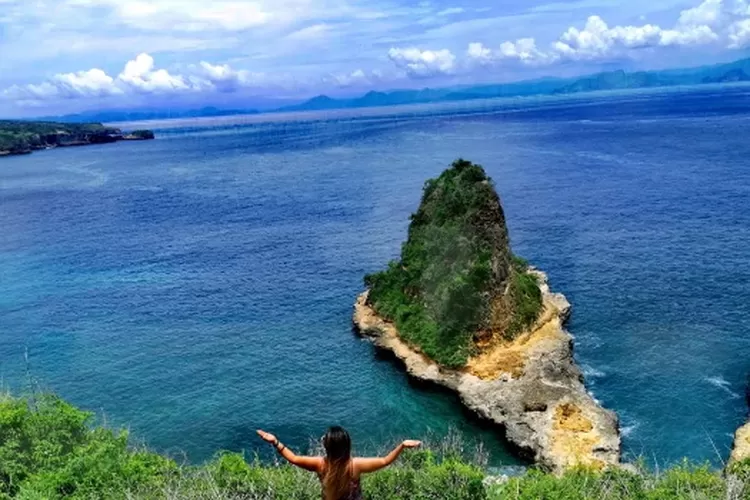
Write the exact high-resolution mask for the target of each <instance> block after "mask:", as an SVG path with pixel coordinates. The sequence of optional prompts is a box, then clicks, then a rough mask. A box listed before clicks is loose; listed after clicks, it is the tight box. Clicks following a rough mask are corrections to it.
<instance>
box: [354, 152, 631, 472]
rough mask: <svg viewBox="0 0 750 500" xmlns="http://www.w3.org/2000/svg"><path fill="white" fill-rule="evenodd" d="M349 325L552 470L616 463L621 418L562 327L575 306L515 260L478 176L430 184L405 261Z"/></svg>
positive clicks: (394, 266)
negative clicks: (580, 363)
mask: <svg viewBox="0 0 750 500" xmlns="http://www.w3.org/2000/svg"><path fill="white" fill-rule="evenodd" d="M365 285H366V287H367V291H366V292H364V293H363V294H362V295H360V297H359V298H358V300H357V302H356V304H355V308H354V317H353V320H354V325H355V329H356V330H357V331H358V332H359V333H360V334H361V335H363V336H366V337H369V338H371V339H372V340H373V342H374V344H375V345H376V346H377V347H379V348H381V349H384V350H387V351H390V352H392V353H393V354H394V355H395V356H396V357H397V358H398V359H400V360H401V361H402V362H403V363H404V365H405V366H406V369H407V371H408V373H409V374H410V375H412V376H413V377H416V378H418V379H420V380H424V381H428V382H432V383H435V384H438V385H441V386H444V387H447V388H448V389H450V390H453V391H455V392H456V393H458V395H459V396H460V397H461V401H462V402H463V403H464V405H465V406H466V407H468V408H469V409H470V410H472V411H473V412H475V413H476V414H478V415H479V416H481V417H482V418H485V419H487V420H490V421H492V422H495V423H497V424H499V425H501V426H502V427H503V428H504V429H505V432H506V437H507V439H508V441H510V442H511V443H512V444H514V445H515V446H516V447H517V448H518V450H519V451H520V452H521V454H522V455H525V456H527V457H528V458H530V459H531V460H533V461H534V462H536V463H537V464H539V465H541V466H543V467H545V468H547V469H549V470H553V471H557V472H560V471H563V470H565V469H567V468H570V467H574V466H579V465H583V466H590V467H595V468H603V467H606V466H609V465H616V464H619V463H620V434H619V424H618V419H617V416H616V415H615V414H614V413H613V412H611V411H608V410H605V409H604V408H602V407H601V406H600V405H599V404H598V403H597V402H596V401H595V400H594V399H593V398H592V397H591V395H590V394H589V393H588V392H587V391H586V388H585V386H584V384H583V376H582V373H581V371H580V369H579V368H578V367H577V365H576V364H575V361H574V359H573V341H572V337H571V336H570V334H569V333H567V332H566V331H565V330H564V328H563V323H564V322H565V320H566V319H567V318H568V315H569V312H570V304H569V303H568V301H567V300H566V299H565V297H564V296H562V295H561V294H555V293H552V292H551V291H550V289H549V286H548V285H547V277H546V276H545V275H544V273H542V272H540V271H538V270H535V269H533V268H531V267H530V266H529V265H528V263H526V262H525V261H524V260H523V259H521V258H519V257H517V256H515V255H513V253H512V252H511V249H510V244H509V237H508V230H507V227H506V223H505V216H504V213H503V209H502V206H501V205H500V199H499V197H498V195H497V192H496V191H495V188H494V185H493V183H492V181H491V179H490V178H489V177H488V176H487V175H486V173H485V171H484V169H483V168H482V167H481V166H479V165H475V164H473V163H471V162H468V161H465V160H458V161H456V162H454V163H453V165H452V166H451V167H450V168H449V169H448V170H446V171H445V172H443V173H442V175H440V177H438V178H437V179H431V180H428V181H427V182H426V183H425V186H424V193H423V196H422V202H421V204H420V206H419V209H418V210H417V212H416V213H415V214H413V215H412V216H411V223H410V225H409V231H408V239H407V241H406V243H404V245H403V247H402V252H401V259H400V261H394V262H391V263H390V264H389V265H388V268H387V269H386V270H384V271H381V272H378V273H375V274H371V275H369V276H366V277H365Z"/></svg>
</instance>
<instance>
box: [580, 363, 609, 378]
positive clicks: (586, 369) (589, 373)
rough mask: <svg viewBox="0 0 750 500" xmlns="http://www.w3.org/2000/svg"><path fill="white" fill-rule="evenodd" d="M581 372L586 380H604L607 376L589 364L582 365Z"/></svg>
mask: <svg viewBox="0 0 750 500" xmlns="http://www.w3.org/2000/svg"><path fill="white" fill-rule="evenodd" d="M581 371H582V372H583V375H584V377H586V378H602V377H606V376H607V374H606V373H604V372H603V371H601V370H597V369H596V368H594V367H593V366H591V365H587V364H582V365H581Z"/></svg>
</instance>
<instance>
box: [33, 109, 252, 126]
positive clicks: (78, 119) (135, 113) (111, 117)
mask: <svg viewBox="0 0 750 500" xmlns="http://www.w3.org/2000/svg"><path fill="white" fill-rule="evenodd" d="M259 112H260V111H258V110H257V109H219V108H215V107H205V108H200V109H190V110H174V109H138V110H103V111H92V112H87V113H78V114H72V115H64V116H48V117H42V118H40V120H44V121H48V120H50V121H51V120H54V121H56V122H60V123H89V122H102V123H112V122H129V121H141V120H165V119H169V118H200V117H210V116H232V115H251V114H257V113H259Z"/></svg>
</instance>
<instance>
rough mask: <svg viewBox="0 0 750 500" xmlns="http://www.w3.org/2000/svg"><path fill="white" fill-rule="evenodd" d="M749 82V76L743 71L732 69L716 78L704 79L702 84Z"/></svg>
mask: <svg viewBox="0 0 750 500" xmlns="http://www.w3.org/2000/svg"><path fill="white" fill-rule="evenodd" d="M728 82H750V74H748V73H746V72H745V71H744V70H743V69H740V68H737V69H733V70H731V71H729V72H727V73H724V74H723V75H720V76H716V77H705V78H704V79H703V83H728Z"/></svg>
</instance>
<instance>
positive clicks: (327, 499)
mask: <svg viewBox="0 0 750 500" xmlns="http://www.w3.org/2000/svg"><path fill="white" fill-rule="evenodd" d="M329 467H330V466H329V463H328V461H327V460H326V461H325V462H324V466H323V470H322V471H321V473H320V474H319V475H318V477H319V478H320V482H321V483H322V485H323V500H362V487H361V484H360V481H359V474H358V473H357V472H356V470H355V469H354V461H353V460H349V462H348V463H347V464H346V465H345V466H344V467H342V469H343V470H339V471H336V470H335V469H333V468H329ZM336 472H339V474H341V473H343V477H341V476H340V477H330V476H329V474H331V473H334V474H335V473H336Z"/></svg>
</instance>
